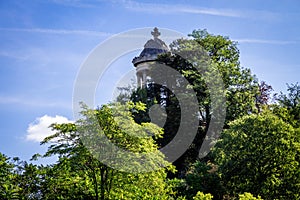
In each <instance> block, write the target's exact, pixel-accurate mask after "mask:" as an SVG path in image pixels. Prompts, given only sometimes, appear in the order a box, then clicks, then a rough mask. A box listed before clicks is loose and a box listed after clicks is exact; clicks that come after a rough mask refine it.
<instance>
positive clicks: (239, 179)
mask: <svg viewBox="0 0 300 200" xmlns="http://www.w3.org/2000/svg"><path fill="white" fill-rule="evenodd" d="M299 133H300V132H299V130H297V129H294V128H293V127H292V126H290V125H289V124H287V123H285V122H284V121H282V120H281V119H279V118H278V117H277V116H275V115H273V114H271V113H270V112H264V113H261V114H260V115H254V114H252V115H249V116H245V117H242V118H241V119H238V120H235V121H234V122H232V123H230V129H228V130H225V131H224V133H223V135H222V139H221V141H220V142H219V143H217V145H216V147H215V150H214V155H215V158H216V161H217V164H218V165H219V170H220V172H221V176H222V181H223V182H224V186H225V187H226V189H227V193H229V194H233V195H235V196H236V195H238V194H239V193H243V192H245V191H247V192H251V193H252V194H255V195H261V196H262V197H263V198H264V199H297V198H299V191H300V182H299V181H300V170H299V169H300V168H299V155H300V154H299V153H300V143H299V138H300V135H299Z"/></svg>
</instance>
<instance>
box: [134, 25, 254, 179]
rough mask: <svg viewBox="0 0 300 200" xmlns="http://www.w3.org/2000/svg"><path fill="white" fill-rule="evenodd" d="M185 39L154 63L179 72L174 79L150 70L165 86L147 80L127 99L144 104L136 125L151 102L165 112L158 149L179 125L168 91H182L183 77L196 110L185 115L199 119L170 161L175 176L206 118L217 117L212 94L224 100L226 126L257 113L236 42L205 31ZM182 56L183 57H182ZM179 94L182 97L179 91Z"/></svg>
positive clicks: (192, 154) (195, 147) (194, 153)
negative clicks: (192, 133)
mask: <svg viewBox="0 0 300 200" xmlns="http://www.w3.org/2000/svg"><path fill="white" fill-rule="evenodd" d="M189 36H191V39H178V40H175V41H174V42H173V43H172V44H171V45H170V50H171V52H172V54H164V55H161V56H159V58H158V63H164V64H165V65H167V66H169V67H171V68H172V69H174V70H176V71H177V72H179V74H180V76H179V75H178V76H177V75H173V74H172V75H168V76H169V77H165V76H164V77H160V76H161V74H163V72H160V71H159V70H160V69H157V68H155V69H156V70H152V71H151V70H150V77H155V78H156V79H158V80H161V82H162V83H164V82H165V85H167V86H168V88H167V87H165V86H164V84H163V86H161V85H156V84H153V83H151V82H150V83H149V84H148V86H147V88H145V89H142V90H141V89H139V90H138V91H136V92H134V93H133V95H132V97H131V100H132V101H134V102H137V101H142V102H143V103H145V104H146V105H147V110H146V112H141V113H138V114H135V120H136V121H137V122H138V123H141V122H147V121H150V119H149V116H148V109H149V107H150V106H152V105H153V104H154V103H155V102H157V103H158V104H159V105H161V106H162V107H164V108H165V110H166V113H167V118H166V123H165V125H164V127H163V128H164V137H163V138H159V139H157V142H158V144H159V146H160V147H162V146H165V145H166V144H168V143H169V142H170V141H171V140H172V139H173V138H174V136H175V135H176V134H177V132H178V129H179V127H180V125H182V124H181V123H182V120H181V116H182V115H181V114H182V113H181V109H180V108H181V106H182V105H179V101H178V99H177V97H176V95H175V94H174V93H173V92H172V90H174V89H175V88H177V89H178V88H181V89H180V90H182V89H186V88H182V87H186V86H183V79H186V80H187V81H188V82H189V84H190V85H188V86H187V88H189V89H193V91H194V92H195V93H196V96H197V100H198V105H196V106H197V107H199V113H190V115H192V116H194V117H195V118H196V119H197V121H199V126H198V132H197V135H196V137H195V140H194V141H193V143H192V145H191V146H190V148H189V150H188V151H186V153H185V154H184V155H183V156H182V157H181V158H179V159H178V160H177V161H176V162H175V163H174V164H175V165H176V168H177V170H178V175H177V176H178V177H184V176H185V173H186V170H187V169H188V167H189V165H190V164H192V163H193V162H195V161H196V159H197V157H198V155H199V151H200V148H201V144H202V142H203V139H204V137H205V135H206V133H207V130H208V125H209V124H210V121H211V119H212V118H213V119H217V118H218V117H219V116H218V115H220V112H219V111H220V110H221V108H220V105H223V101H222V100H223V98H220V99H217V98H214V97H213V95H216V94H218V95H219V96H224V97H226V99H227V101H226V106H227V110H226V124H227V123H228V122H229V121H231V120H234V119H237V118H239V117H241V116H243V115H247V114H248V113H249V112H257V109H256V107H255V97H256V96H257V95H258V94H259V87H258V84H257V81H256V78H255V77H254V76H253V75H252V74H251V72H250V70H249V69H244V68H242V67H241V66H240V62H239V50H238V48H237V43H236V42H234V41H232V40H230V39H229V38H228V37H224V36H220V35H212V34H209V33H208V32H207V31H206V30H195V31H193V33H192V34H190V35H189ZM199 46H200V47H199ZM201 47H202V48H201ZM182 55H185V56H186V57H187V58H183V56H182ZM187 60H188V61H187ZM192 63H193V64H192ZM158 68H159V67H158ZM199 71H200V73H199ZM218 74H220V80H221V79H222V80H223V83H224V88H223V87H222V86H221V85H222V83H219V82H218V81H217V80H218V79H217V78H216V76H217V75H218ZM175 80H176V81H175ZM172 81H173V82H172ZM180 95H182V96H185V97H187V96H188V95H187V94H186V93H185V92H184V91H183V92H182V93H181V94H180ZM224 101H225V100H224ZM212 102H214V104H215V105H217V106H216V107H215V108H213V107H212V106H211V103H212ZM185 106H189V105H185ZM214 109H215V110H214ZM218 109H219V110H218ZM199 115H200V117H199Z"/></svg>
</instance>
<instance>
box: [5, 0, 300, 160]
mask: <svg viewBox="0 0 300 200" xmlns="http://www.w3.org/2000/svg"><path fill="white" fill-rule="evenodd" d="M299 11H300V2H299V1H298V0H293V1H292V0H286V1H274V0H272V1H271V0H266V1H261V0H251V1H250V0H248V1H240V0H201V1H200V0H199V1H187V0H175V1H166V0H160V1H158V0H151V1H148V0H147V1H145V0H144V1H137V0H136V1H130V0H111V1H110V0H94V1H92V0H31V1H26V2H24V1H22V0H10V1H5V0H0V119H1V121H0V152H1V153H4V154H6V155H8V156H9V157H15V156H18V157H20V158H21V159H23V160H29V159H30V158H31V156H32V155H33V154H35V153H42V152H44V151H45V149H46V147H45V146H40V144H39V142H40V141H41V139H42V138H43V137H45V136H47V135H49V134H51V130H50V129H49V128H48V126H49V125H50V124H51V123H54V122H59V123H65V122H69V121H74V116H73V110H72V95H73V90H74V82H75V80H76V77H77V75H78V72H79V70H80V67H81V66H82V63H84V61H85V60H86V58H87V57H88V56H89V54H90V52H92V51H93V49H95V48H96V47H97V45H99V44H101V43H102V42H104V41H106V40H107V39H109V38H110V37H111V36H113V35H114V34H118V33H121V32H124V31H128V30H132V29H137V28H144V27H158V28H166V29H172V30H175V31H178V32H180V33H183V34H184V35H187V34H189V33H191V32H192V31H193V30H196V29H207V31H208V32H209V33H212V34H215V35H223V36H228V37H229V38H230V39H232V40H234V41H237V42H238V48H239V50H240V61H241V66H243V67H245V68H250V69H251V71H252V73H253V74H255V75H256V76H257V78H258V79H259V80H264V81H266V82H267V83H268V84H270V85H272V86H273V89H274V91H275V92H280V91H283V92H284V91H285V90H286V83H296V82H300V81H299V79H300V78H299V75H300V56H299V55H298V53H299V52H300V46H299V45H300V34H299V32H300V12H299ZM151 37H152V36H151V35H150V33H149V39H150V38H151ZM145 42H146V40H145ZM141 48H142V47H141ZM138 53H139V52H138V51H137V52H131V53H130V54H128V55H127V57H125V58H122V57H121V58H120V59H119V60H117V61H116V62H114V66H115V68H113V70H111V71H107V72H106V74H107V77H108V78H107V80H108V81H104V82H103V83H99V84H100V85H99V88H100V89H99V90H98V91H97V95H96V98H97V99H98V102H100V103H105V102H106V101H107V100H109V99H110V98H111V94H112V90H111V89H108V88H109V87H106V85H105V84H107V85H111V86H112V87H113V86H115V81H117V79H116V78H115V79H111V78H110V77H118V76H119V77H120V75H121V76H123V75H124V74H126V72H128V71H130V70H133V69H134V67H133V65H132V64H131V60H130V59H131V58H133V57H134V56H137V55H138ZM128 58H130V59H128ZM101 84H102V89H101Z"/></svg>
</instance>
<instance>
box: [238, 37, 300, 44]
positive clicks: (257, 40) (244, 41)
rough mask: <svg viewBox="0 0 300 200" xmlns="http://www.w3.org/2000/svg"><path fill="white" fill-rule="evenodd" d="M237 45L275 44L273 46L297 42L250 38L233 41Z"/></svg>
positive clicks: (295, 42)
mask: <svg viewBox="0 0 300 200" xmlns="http://www.w3.org/2000/svg"><path fill="white" fill-rule="evenodd" d="M233 40H234V41H237V42H238V43H240V44H242V43H253V44H275V45H287V44H297V43H299V42H298V41H288V40H286V41H285V40H264V39H252V38H242V39H233Z"/></svg>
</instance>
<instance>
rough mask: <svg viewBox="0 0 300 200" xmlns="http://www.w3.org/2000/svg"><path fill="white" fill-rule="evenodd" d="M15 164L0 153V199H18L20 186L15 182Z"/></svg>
mask: <svg viewBox="0 0 300 200" xmlns="http://www.w3.org/2000/svg"><path fill="white" fill-rule="evenodd" d="M14 168H15V164H14V163H12V162H11V161H10V159H9V158H8V157H7V156H5V155H3V154H2V153H0V199H3V200H9V199H18V197H19V195H18V193H19V191H20V188H19V187H18V185H17V183H18V181H17V175H16V173H15V169H14Z"/></svg>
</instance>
